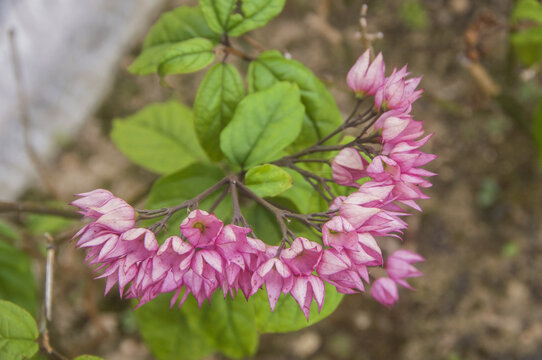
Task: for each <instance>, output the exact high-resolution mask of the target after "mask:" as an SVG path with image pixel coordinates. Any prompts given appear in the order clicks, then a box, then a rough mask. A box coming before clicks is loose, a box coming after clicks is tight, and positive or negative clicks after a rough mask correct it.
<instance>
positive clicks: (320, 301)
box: [290, 275, 326, 321]
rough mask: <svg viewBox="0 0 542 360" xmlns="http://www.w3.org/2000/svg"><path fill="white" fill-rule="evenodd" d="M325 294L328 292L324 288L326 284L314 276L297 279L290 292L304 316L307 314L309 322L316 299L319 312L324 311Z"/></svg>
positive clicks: (298, 277)
mask: <svg viewBox="0 0 542 360" xmlns="http://www.w3.org/2000/svg"><path fill="white" fill-rule="evenodd" d="M325 293H326V290H325V287H324V282H323V281H322V279H320V278H319V277H317V276H314V275H305V276H297V277H295V280H294V286H293V287H292V290H291V291H290V294H291V295H292V297H293V298H294V299H295V301H296V302H297V303H298V305H299V307H300V308H301V311H303V314H305V317H306V318H307V321H309V316H310V312H311V305H312V299H313V298H314V299H315V300H316V304H317V305H318V310H319V311H322V306H323V305H324V298H325Z"/></svg>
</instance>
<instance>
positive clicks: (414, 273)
mask: <svg viewBox="0 0 542 360" xmlns="http://www.w3.org/2000/svg"><path fill="white" fill-rule="evenodd" d="M420 261H425V259H424V258H423V257H421V256H420V255H418V254H416V253H414V252H412V251H408V250H397V251H396V252H394V253H393V254H391V255H390V257H389V258H388V260H387V261H386V272H387V273H388V276H389V277H390V279H392V280H393V281H395V282H396V283H397V284H399V285H401V286H403V287H405V288H407V289H411V290H412V287H411V286H410V285H409V284H408V283H407V282H406V281H405V280H404V279H407V278H411V277H418V276H422V275H423V274H422V273H421V272H419V271H418V269H416V268H415V267H414V266H412V264H414V263H417V262H420Z"/></svg>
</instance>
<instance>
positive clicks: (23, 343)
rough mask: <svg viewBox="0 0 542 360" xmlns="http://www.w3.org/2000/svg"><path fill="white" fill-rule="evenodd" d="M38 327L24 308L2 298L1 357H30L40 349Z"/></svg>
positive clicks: (11, 359) (0, 316)
mask: <svg viewBox="0 0 542 360" xmlns="http://www.w3.org/2000/svg"><path fill="white" fill-rule="evenodd" d="M38 335H39V333H38V327H37V325H36V322H35V321H34V318H32V316H31V315H30V314H29V313H28V312H27V311H26V310H24V309H23V308H21V307H19V306H17V305H15V304H13V303H11V302H9V301H4V300H0V359H6V360H7V359H9V360H23V359H28V358H29V357H31V356H32V355H34V354H35V353H36V351H38V343H37V342H36V340H37V339H38Z"/></svg>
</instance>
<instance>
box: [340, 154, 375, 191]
mask: <svg viewBox="0 0 542 360" xmlns="http://www.w3.org/2000/svg"><path fill="white" fill-rule="evenodd" d="M367 165H368V162H367V160H365V158H363V156H361V154H360V152H359V151H358V150H356V149H354V148H344V149H342V150H341V151H340V152H339V153H338V154H337V156H335V158H334V159H333V161H332V162H331V169H332V171H333V180H334V181H335V182H336V183H337V184H340V185H345V186H356V187H359V185H358V183H356V180H359V179H361V178H362V177H364V176H367V173H366V172H365V168H366V167H367Z"/></svg>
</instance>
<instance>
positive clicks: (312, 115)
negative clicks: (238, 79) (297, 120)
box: [247, 51, 342, 149]
mask: <svg viewBox="0 0 542 360" xmlns="http://www.w3.org/2000/svg"><path fill="white" fill-rule="evenodd" d="M247 81H248V88H249V92H254V91H261V90H264V89H267V88H269V87H270V86H273V84H275V83H276V82H278V81H289V82H292V83H295V84H297V86H299V89H300V91H301V102H302V103H303V105H304V106H305V116H304V118H303V127H302V130H301V133H300V135H299V138H298V139H296V141H295V143H294V146H295V149H301V148H304V147H306V146H309V145H312V144H314V143H316V142H317V141H318V140H320V139H321V138H323V137H324V136H326V135H327V134H329V133H331V132H332V131H333V130H335V129H336V128H337V127H338V126H339V125H340V124H341V123H342V117H341V113H340V111H339V109H338V107H337V104H336V103H335V99H334V98H333V96H332V95H331V93H330V92H329V91H328V90H327V89H326V87H325V85H324V84H323V83H322V81H320V79H318V78H317V77H316V75H314V73H313V72H312V71H311V70H310V69H308V68H307V67H305V66H304V65H303V64H301V63H300V62H298V61H295V60H290V59H285V58H284V57H283V56H282V55H281V54H280V53H279V52H277V51H266V52H263V53H262V54H261V55H260V56H259V57H258V59H256V60H255V61H253V62H251V63H250V66H249V70H248V79H247ZM337 139H338V137H336V138H334V140H335V142H336V140H337ZM329 143H332V142H331V141H330V142H329Z"/></svg>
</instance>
